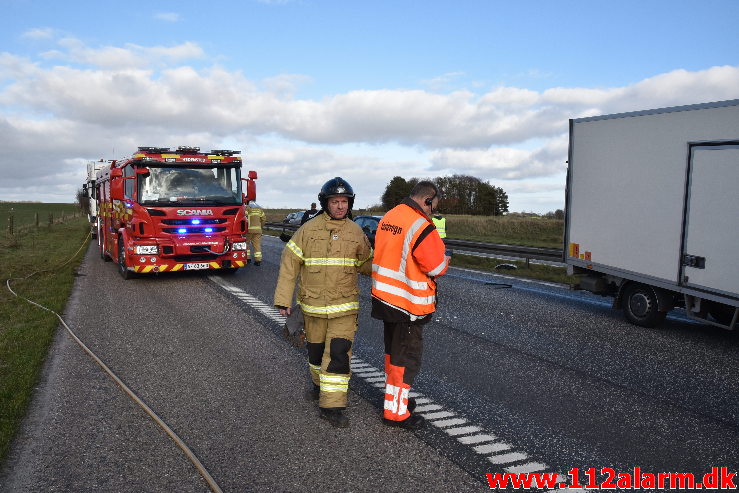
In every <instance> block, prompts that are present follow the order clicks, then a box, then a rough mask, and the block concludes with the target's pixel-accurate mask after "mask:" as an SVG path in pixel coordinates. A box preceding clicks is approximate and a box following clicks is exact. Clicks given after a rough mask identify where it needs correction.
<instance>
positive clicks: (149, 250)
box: [136, 245, 159, 255]
mask: <svg viewBox="0 0 739 493" xmlns="http://www.w3.org/2000/svg"><path fill="white" fill-rule="evenodd" d="M136 255H159V245H136Z"/></svg>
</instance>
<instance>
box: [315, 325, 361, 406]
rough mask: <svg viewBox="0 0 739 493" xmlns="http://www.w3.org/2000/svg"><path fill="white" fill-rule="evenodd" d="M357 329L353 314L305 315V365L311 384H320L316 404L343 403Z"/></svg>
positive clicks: (343, 404)
mask: <svg viewBox="0 0 739 493" xmlns="http://www.w3.org/2000/svg"><path fill="white" fill-rule="evenodd" d="M356 333H357V315H356V314H352V315H347V316H344V317H337V318H319V317H312V316H310V315H305V341H306V347H307V349H308V367H309V369H310V376H311V380H312V381H313V384H314V385H317V386H319V387H320V393H319V398H318V405H319V407H322V408H345V407H346V402H347V395H348V394H347V392H348V391H349V378H350V377H351V368H350V362H351V358H352V344H353V343H354V335H355V334H356Z"/></svg>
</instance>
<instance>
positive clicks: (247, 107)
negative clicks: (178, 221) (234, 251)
mask: <svg viewBox="0 0 739 493" xmlns="http://www.w3.org/2000/svg"><path fill="white" fill-rule="evenodd" d="M206 58H207V57H206V54H205V53H204V51H203V49H202V48H201V47H200V46H199V45H197V44H195V43H190V42H185V43H181V44H178V45H175V46H141V45H134V44H126V45H124V46H102V47H90V46H88V45H86V44H84V43H83V42H81V41H80V40H78V39H75V38H64V39H61V40H59V42H58V46H57V49H56V50H54V51H52V52H46V53H45V54H44V55H42V56H40V57H39V59H37V60H34V59H28V58H23V57H19V56H16V55H13V54H11V53H0V80H2V81H3V85H2V86H0V145H2V148H3V154H2V156H0V172H2V173H3V177H4V179H3V183H2V185H0V199H6V200H8V195H11V194H17V193H19V192H16V190H22V189H23V187H24V186H27V187H29V188H28V189H27V190H28V191H29V192H28V193H42V192H35V191H34V190H43V189H44V187H39V183H43V184H46V185H51V184H52V181H49V179H48V178H46V177H48V176H55V177H56V178H55V179H56V180H57V181H58V180H62V179H63V178H62V177H61V176H58V175H56V172H57V171H58V169H60V166H61V164H60V163H62V162H63V161H64V160H69V159H97V158H100V157H104V158H110V157H120V155H121V154H129V153H131V152H132V151H133V150H134V149H135V147H136V146H138V145H154V146H160V145H165V146H166V145H171V146H177V145H181V144H191V145H201V146H203V147H207V146H212V147H213V148H217V147H220V142H223V141H229V142H234V141H236V142H239V143H247V142H248V143H252V142H255V143H256V145H254V146H253V147H251V148H250V153H249V155H250V159H251V160H252V162H254V163H255V164H254V167H255V168H256V169H257V170H258V171H260V174H261V176H262V177H263V178H261V179H260V183H261V184H260V190H262V192H260V193H264V194H265V196H266V197H269V202H271V203H274V204H276V205H290V204H295V205H297V204H298V203H299V204H301V207H303V206H304V205H303V204H304V203H305V202H306V201H310V200H311V199H312V198H313V197H314V195H315V193H317V191H316V190H317V188H316V187H319V188H320V184H322V183H323V181H325V180H326V179H328V178H331V177H332V176H335V174H340V175H342V176H343V174H344V173H347V172H349V173H353V175H352V176H356V178H355V180H359V182H360V183H362V185H363V187H364V188H365V189H367V190H369V193H371V194H375V197H373V198H371V199H368V200H367V201H366V203H367V204H369V203H373V202H377V201H378V200H379V195H380V194H381V193H382V191H383V190H384V186H385V185H386V184H387V181H388V180H389V178H391V177H392V176H394V175H397V174H401V175H403V176H407V177H412V176H425V177H432V176H437V175H438V174H441V173H464V174H472V175H475V176H478V177H480V178H481V179H484V180H504V181H506V182H507V183H509V184H510V186H512V187H513V186H514V185H516V184H517V183H525V182H531V181H535V180H539V179H542V178H543V177H556V176H562V175H563V170H564V161H565V160H566V156H567V137H566V133H567V125H568V119H569V118H576V117H582V116H591V115H596V114H604V113H614V112H624V111H633V110H641V109H647V108H656V107H663V106H672V105H679V104H690V103H700V102H707V101H716V100H723V99H732V98H739V67H736V66H722V67H712V68H709V69H706V70H701V71H694V72H690V71H686V70H675V71H672V72H668V73H664V74H659V75H655V76H654V77H651V78H648V79H645V80H643V81H640V82H637V83H635V84H633V85H630V86H625V87H614V88H598V89H592V88H567V87H560V88H551V89H547V90H544V91H533V90H530V89H526V88H518V87H509V86H502V87H493V88H490V89H489V90H487V91H482V92H481V93H478V92H473V91H471V90H459V91H455V92H451V93H448V94H438V93H432V92H428V91H424V90H410V89H396V90H392V89H385V90H352V91H347V92H344V93H340V94H335V95H333V96H330V97H327V98H324V99H320V100H315V99H295V96H294V95H295V92H296V91H295V89H296V88H297V87H299V86H300V85H302V84H307V83H311V82H312V80H311V79H309V78H307V77H305V76H303V75H300V74H277V75H275V76H274V77H272V78H268V79H265V80H263V81H251V80H249V79H247V78H246V77H244V75H243V74H242V73H240V72H238V71H230V70H227V69H225V68H223V67H218V66H210V67H207V68H196V67H195V66H193V65H191V64H190V62H191V61H198V62H202V61H203V60H205V59H206ZM47 60H53V61H54V62H55V64H54V65H52V66H48V63H47ZM65 64H66V65H65ZM448 76H456V74H448ZM442 78H444V76H442ZM341 146H344V147H345V146H349V147H350V150H348V151H346V152H344V151H342V152H338V150H337V149H338V148H339V147H341ZM113 148H115V150H116V152H117V153H118V156H113V155H111V154H112V149H113ZM398 148H402V149H407V151H406V155H405V156H404V157H403V160H399V159H398V158H394V157H393V156H392V155H391V154H390V152H389V151H386V152H385V154H383V152H382V149H398ZM409 156H411V157H410V158H409ZM414 156H415V157H414ZM18 162H33V167H30V166H29V167H19V166H17V163H18ZM73 162H74V161H73ZM31 168H32V171H31V170H30V169H31ZM344 170H348V171H344ZM357 170H360V171H357ZM82 173H84V171H83V170H82V171H81V172H80V178H79V179H80V182H81V176H82ZM65 176H66V175H65ZM347 179H349V180H350V182H351V178H350V177H349V176H347ZM72 184H73V183H72V182H69V183H68V185H72ZM301 187H302V188H301ZM303 188H304V189H306V190H307V191H306V192H303V191H301V192H298V193H296V192H295V191H296V190H298V189H300V190H302V189H303ZM286 189H287V190H289V192H287V193H286V192H285V190H286ZM513 189H515V188H512V190H513ZM519 190H521V189H520V188H519ZM521 193H523V191H522V190H521ZM20 194H21V195H22V192H20ZM14 197H15V198H19V197H17V196H14ZM547 200H549V201H550V202H551V199H547ZM308 203H309V202H308ZM512 203H513V200H512Z"/></svg>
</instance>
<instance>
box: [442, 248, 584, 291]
mask: <svg viewBox="0 0 739 493" xmlns="http://www.w3.org/2000/svg"><path fill="white" fill-rule="evenodd" d="M501 264H508V265H510V264H512V265H515V266H516V267H517V268H516V269H502V268H501V269H496V268H495V267H496V266H498V265H501ZM452 266H454V267H465V268H468V269H475V270H483V271H488V272H495V273H497V274H504V275H508V276H515V277H525V278H529V279H536V280H539V281H549V282H557V283H562V284H574V283H575V282H576V280H575V278H574V277H570V276H568V275H567V271H566V269H565V268H564V267H555V266H552V265H542V264H534V263H530V264H529V265H528V266H527V265H526V262H525V261H518V260H515V261H514V260H501V259H496V258H489V257H477V256H475V255H460V254H457V253H455V254H454V256H453V257H452Z"/></svg>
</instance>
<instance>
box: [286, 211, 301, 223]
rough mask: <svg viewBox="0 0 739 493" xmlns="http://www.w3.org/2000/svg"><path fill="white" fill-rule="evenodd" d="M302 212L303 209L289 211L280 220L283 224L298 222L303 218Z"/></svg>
mask: <svg viewBox="0 0 739 493" xmlns="http://www.w3.org/2000/svg"><path fill="white" fill-rule="evenodd" d="M303 212H304V211H298V212H291V213H290V214H288V215H287V216H285V219H283V220H282V222H283V223H285V224H300V220H301V219H303Z"/></svg>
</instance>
